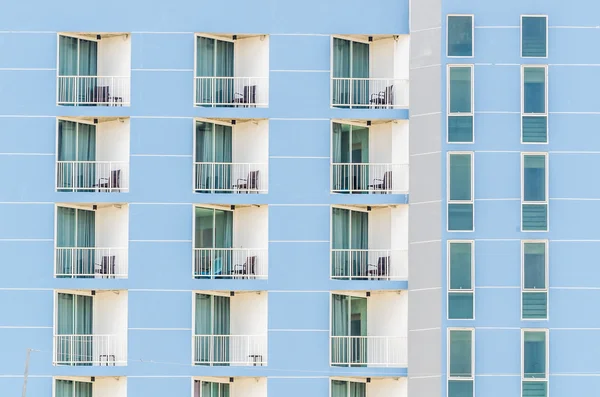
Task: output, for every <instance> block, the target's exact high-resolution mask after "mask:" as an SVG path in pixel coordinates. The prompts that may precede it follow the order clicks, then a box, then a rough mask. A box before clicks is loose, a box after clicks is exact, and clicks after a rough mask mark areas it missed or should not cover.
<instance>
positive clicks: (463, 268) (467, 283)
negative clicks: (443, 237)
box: [450, 243, 472, 290]
mask: <svg viewBox="0 0 600 397" xmlns="http://www.w3.org/2000/svg"><path fill="white" fill-rule="evenodd" d="M471 253H472V249H471V243H450V289H452V290H455V289H458V290H460V289H471V263H472V262H471Z"/></svg>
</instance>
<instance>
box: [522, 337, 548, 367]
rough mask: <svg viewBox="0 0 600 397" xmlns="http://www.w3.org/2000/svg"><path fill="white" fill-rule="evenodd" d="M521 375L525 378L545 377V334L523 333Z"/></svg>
mask: <svg viewBox="0 0 600 397" xmlns="http://www.w3.org/2000/svg"><path fill="white" fill-rule="evenodd" d="M523 375H524V376H525V378H544V377H545V376H546V332H538V331H525V332H524V336H523Z"/></svg>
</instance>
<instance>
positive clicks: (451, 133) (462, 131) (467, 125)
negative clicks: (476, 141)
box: [448, 116, 473, 143]
mask: <svg viewBox="0 0 600 397" xmlns="http://www.w3.org/2000/svg"><path fill="white" fill-rule="evenodd" d="M448 142H450V143H465V142H473V116H448Z"/></svg>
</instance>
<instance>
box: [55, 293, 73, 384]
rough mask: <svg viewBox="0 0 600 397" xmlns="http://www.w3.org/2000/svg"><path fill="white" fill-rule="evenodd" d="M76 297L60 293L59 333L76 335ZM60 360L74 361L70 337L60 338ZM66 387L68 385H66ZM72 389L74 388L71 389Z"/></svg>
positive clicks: (58, 303)
mask: <svg viewBox="0 0 600 397" xmlns="http://www.w3.org/2000/svg"><path fill="white" fill-rule="evenodd" d="M74 313H75V298H74V295H73V294H60V293H59V294H58V299H57V319H56V322H57V326H56V334H57V335H74V334H75V318H74ZM59 341H60V342H59V345H58V346H57V350H58V361H60V362H68V361H72V350H73V349H72V347H73V345H72V343H71V339H70V338H66V337H62V338H59ZM65 387H66V386H65ZM71 387H72V386H71ZM71 390H72V389H71Z"/></svg>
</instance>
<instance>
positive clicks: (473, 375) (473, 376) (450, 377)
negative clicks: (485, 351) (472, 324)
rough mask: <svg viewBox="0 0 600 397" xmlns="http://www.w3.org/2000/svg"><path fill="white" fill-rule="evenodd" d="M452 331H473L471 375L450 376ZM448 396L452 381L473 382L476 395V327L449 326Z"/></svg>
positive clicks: (447, 345)
mask: <svg viewBox="0 0 600 397" xmlns="http://www.w3.org/2000/svg"><path fill="white" fill-rule="evenodd" d="M452 331H470V332H471V376H470V377H466V376H464V377H456V376H454V377H453V376H450V334H451V333H452ZM446 375H447V376H446V396H447V397H448V389H449V388H448V384H449V383H450V381H454V380H455V381H470V382H473V396H475V328H460V327H451V328H448V331H447V336H446Z"/></svg>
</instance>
